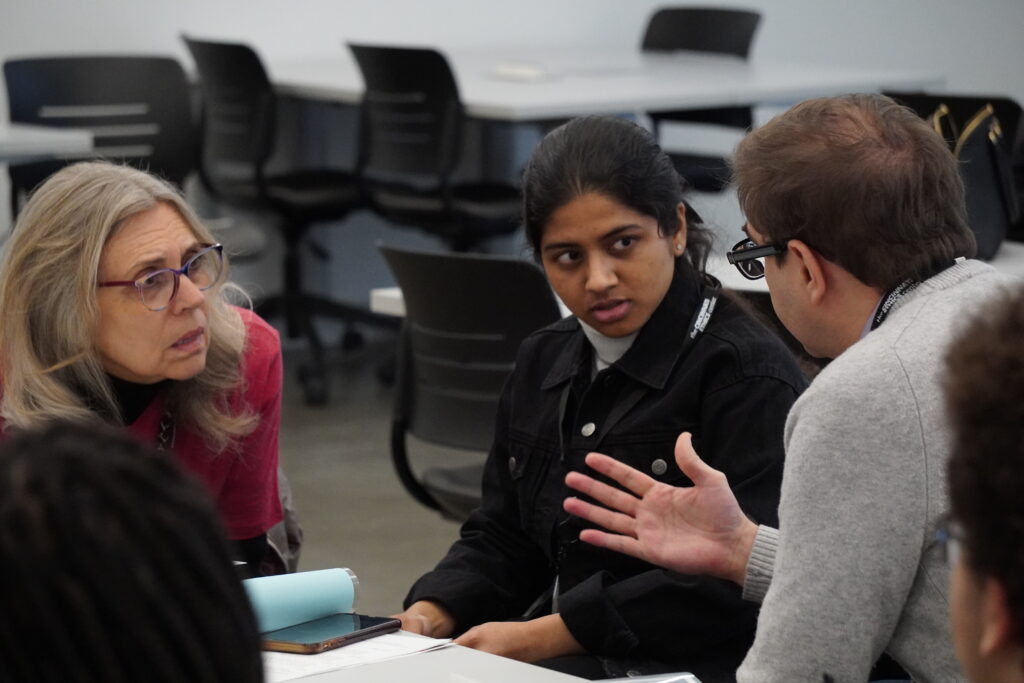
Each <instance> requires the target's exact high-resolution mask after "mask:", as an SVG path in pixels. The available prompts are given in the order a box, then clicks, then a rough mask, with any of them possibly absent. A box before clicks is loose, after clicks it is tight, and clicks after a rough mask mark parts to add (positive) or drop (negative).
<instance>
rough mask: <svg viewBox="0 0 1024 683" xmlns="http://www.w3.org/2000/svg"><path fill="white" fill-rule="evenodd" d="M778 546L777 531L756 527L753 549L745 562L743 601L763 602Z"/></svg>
mask: <svg viewBox="0 0 1024 683" xmlns="http://www.w3.org/2000/svg"><path fill="white" fill-rule="evenodd" d="M778 546H779V530H778V529H773V528H772V527H770V526H764V525H761V526H758V527H757V536H755V537H754V547H753V548H751V550H750V559H749V560H747V574H746V577H745V578H744V580H743V599H744V600H749V601H751V602H757V603H760V602H761V601H763V600H764V596H765V593H767V592H768V586H769V585H771V582H772V574H773V573H774V571H775V550H776V549H777V548H778Z"/></svg>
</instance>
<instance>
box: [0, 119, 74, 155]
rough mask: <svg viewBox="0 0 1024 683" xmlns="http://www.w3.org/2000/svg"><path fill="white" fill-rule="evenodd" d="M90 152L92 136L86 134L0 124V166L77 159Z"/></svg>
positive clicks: (70, 129)
mask: <svg viewBox="0 0 1024 683" xmlns="http://www.w3.org/2000/svg"><path fill="white" fill-rule="evenodd" d="M90 151H92V133H91V132H89V131H88V130H82V129H78V128H51V127H47V126H33V125H28V124H24V123H0V163H21V162H26V161H38V160H40V159H52V158H54V157H69V156H79V155H84V154H88V153H89V152H90Z"/></svg>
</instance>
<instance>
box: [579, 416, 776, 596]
mask: <svg viewBox="0 0 1024 683" xmlns="http://www.w3.org/2000/svg"><path fill="white" fill-rule="evenodd" d="M586 462H587V465H589V466H590V467H592V468H593V469H594V470H596V471H597V472H600V473H601V474H603V475H605V476H607V477H609V478H610V479H612V480H614V481H616V482H618V483H619V484H621V485H622V486H623V487H624V488H625V489H627V491H631V492H632V494H635V495H632V494H630V493H627V492H626V491H621V490H619V489H617V488H615V487H612V486H609V485H607V484H603V483H601V482H599V481H597V480H595V479H593V478H592V477H589V476H587V475H585V474H580V473H579V472H570V473H569V474H568V475H567V476H566V478H565V483H566V484H567V485H569V486H570V487H571V488H574V489H576V490H577V491H580V492H581V493H584V494H586V495H588V496H590V497H591V498H593V499H594V500H597V501H598V502H600V503H601V504H602V505H606V506H607V508H605V507H601V506H599V505H593V504H591V503H586V502H584V501H582V500H580V499H579V498H567V499H566V500H565V502H564V503H563V505H564V507H565V509H566V511H568V512H569V513H571V514H573V515H577V516H579V517H582V518H583V519H586V520H588V521H590V522H593V523H594V524H597V525H599V526H601V527H604V528H605V529H607V530H608V531H600V530H597V529H585V530H584V531H582V532H581V533H580V540H582V541H585V542H587V543H590V544H592V545H596V546H600V547H602V548H608V549H610V550H616V551H618V552H621V553H625V554H627V555H632V556H634V557H638V558H640V559H641V560H644V561H646V562H650V563H651V564H656V565H659V566H662V567H665V568H667V569H671V570H673V571H677V572H680V573H684V574H707V575H710V576H716V577H719V578H723V579H728V580H730V581H734V582H735V583H738V584H740V585H743V580H744V576H745V574H746V566H747V560H748V559H749V557H750V551H751V548H752V546H753V543H754V536H755V535H756V534H757V525H756V524H754V523H753V522H751V521H750V520H749V519H747V517H746V516H745V515H744V514H743V511H742V510H741V509H740V506H739V503H737V502H736V496H734V495H733V492H732V490H731V489H730V488H729V482H728V481H727V480H726V478H725V475H724V474H722V473H721V472H719V471H718V470H716V469H713V468H711V467H709V466H708V465H706V464H705V463H704V461H703V460H701V459H700V457H699V456H698V455H697V453H696V452H695V451H694V450H693V444H692V443H691V440H690V433H689V432H683V433H682V434H680V435H679V439H678V440H677V441H676V463H678V464H679V469H680V470H682V471H683V474H685V475H686V476H688V477H689V478H690V479H691V480H692V481H693V486H690V487H676V486H669V485H668V484H663V483H660V482H658V481H655V480H654V479H651V478H650V477H648V476H647V475H646V474H644V473H642V472H640V471H639V470H636V469H634V468H632V467H630V466H628V465H625V464H623V463H621V462H619V461H618V460H614V459H613V458H609V457H608V456H606V455H601V454H600V453H590V454H589V455H587V459H586Z"/></svg>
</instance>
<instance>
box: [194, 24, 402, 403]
mask: <svg viewBox="0 0 1024 683" xmlns="http://www.w3.org/2000/svg"><path fill="white" fill-rule="evenodd" d="M184 40H185V43H186V44H187V45H188V49H189V51H190V52H191V53H192V57H193V59H194V60H195V62H196V67H197V68H198V71H199V77H200V87H201V90H202V94H203V117H202V139H203V144H202V155H201V164H200V176H201V177H202V179H203V182H204V184H205V185H206V186H207V188H209V190H210V192H211V193H212V194H213V195H214V196H215V197H216V198H218V199H220V200H223V201H224V202H226V203H228V204H232V205H235V206H239V207H243V208H251V209H258V210H269V211H272V212H274V213H275V214H277V216H278V217H279V218H280V219H281V223H280V228H281V234H282V235H283V237H284V242H285V251H284V291H283V292H282V293H281V294H280V295H278V296H274V297H270V298H268V299H266V300H264V301H262V302H261V303H260V304H259V305H258V306H257V309H258V310H259V312H260V313H261V314H262V315H265V316H275V315H283V316H284V317H285V320H286V321H287V331H288V336H290V337H299V336H302V337H305V338H306V340H307V341H308V343H309V348H310V353H311V361H310V362H309V363H308V364H306V365H303V366H301V367H300V368H299V379H300V381H301V383H302V387H303V391H304V394H305V399H306V402H307V403H310V404H322V403H325V402H326V401H327V375H326V372H325V359H324V349H323V344H322V342H321V340H320V336H319V334H318V333H317V330H316V328H315V325H314V318H315V317H318V316H326V317H330V318H335V319H338V320H343V321H345V322H346V323H348V324H352V323H368V324H373V325H377V326H382V327H391V328H394V327H397V324H396V322H395V321H394V320H393V319H392V318H390V317H386V316H381V315H377V314H374V313H371V312H370V311H369V310H368V309H365V308H362V307H357V306H355V305H349V304H343V303H340V302H336V301H332V300H329V299H326V298H324V297H321V296H317V295H315V294H311V293H309V292H306V291H305V290H304V289H303V286H302V269H301V258H300V256H301V254H300V246H301V245H302V244H303V242H304V239H305V238H306V235H307V233H308V231H309V228H310V227H311V226H312V225H313V224H314V223H316V222H318V221H337V220H341V219H343V218H345V217H346V216H347V215H348V214H349V213H350V212H352V211H354V210H356V209H359V208H362V207H364V205H365V204H364V197H363V194H362V191H361V187H360V183H359V180H358V178H357V176H356V175H354V174H352V173H350V172H347V171H343V170H339V169H323V168H316V169H299V170H293V171H290V172H287V173H282V174H276V175H272V174H271V173H270V172H269V171H268V170H267V168H266V164H267V160H268V159H269V158H270V156H271V153H272V152H273V149H274V142H275V133H276V128H275V124H276V113H277V111H276V110H277V98H276V96H275V94H274V89H273V87H272V86H271V84H270V81H269V79H268V78H267V74H266V71H265V70H264V68H263V64H262V63H261V62H260V59H259V56H257V54H256V53H255V52H254V51H253V50H252V49H251V48H250V47H248V46H246V45H239V44H231V43H217V42H209V41H202V40H193V39H191V38H188V37H185V38H184ZM311 246H313V253H314V254H316V255H317V256H320V257H321V258H327V253H326V252H325V251H324V250H323V249H322V248H318V247H317V246H316V245H311ZM358 343H359V339H358V336H357V335H356V334H355V333H354V332H353V331H352V330H351V329H349V330H348V331H347V332H346V336H345V346H351V345H353V344H358Z"/></svg>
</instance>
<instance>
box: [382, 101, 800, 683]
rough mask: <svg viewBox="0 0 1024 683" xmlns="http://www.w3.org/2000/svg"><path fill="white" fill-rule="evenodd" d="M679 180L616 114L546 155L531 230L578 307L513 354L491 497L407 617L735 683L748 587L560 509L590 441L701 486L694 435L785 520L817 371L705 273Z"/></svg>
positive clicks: (601, 670) (508, 647)
mask: <svg viewBox="0 0 1024 683" xmlns="http://www.w3.org/2000/svg"><path fill="white" fill-rule="evenodd" d="M682 191H683V186H682V182H681V181H680V179H679V177H678V175H677V174H676V172H675V170H674V168H673V167H672V164H671V161H670V160H669V159H668V157H667V156H666V155H665V154H664V153H663V152H662V150H661V149H660V148H659V147H658V145H657V143H656V142H655V141H654V139H653V138H652V137H651V135H650V134H649V133H648V132H647V131H645V130H644V129H643V128H641V127H639V126H637V125H635V124H633V123H631V122H629V121H626V120H623V119H618V118H612V117H588V118H582V119H576V120H573V121H570V122H569V123H567V124H565V125H563V126H561V127H560V128H558V129H556V130H554V131H552V132H551V133H550V134H548V135H547V136H546V137H545V138H544V140H543V141H542V142H541V143H540V145H539V146H538V147H537V149H536V150H535V151H534V153H533V155H532V157H531V159H530V162H529V164H528V166H527V168H526V171H525V173H524V177H523V198H524V209H523V210H524V225H525V230H526V234H527V237H528V239H529V241H530V243H531V245H532V246H533V249H534V252H535V254H536V257H537V259H538V260H539V262H540V263H541V265H542V266H543V268H544V271H545V273H546V275H547V277H548V280H549V281H550V283H551V286H552V287H553V288H554V290H555V292H556V293H557V294H558V296H559V297H560V298H561V299H562V301H563V302H565V304H566V305H567V306H568V307H569V309H570V310H571V311H572V313H573V315H572V316H570V317H568V318H566V319H564V320H562V321H561V322H559V323H556V324H554V325H552V326H549V327H547V328H545V329H543V330H540V331H538V332H536V333H535V334H533V335H532V336H531V337H530V338H528V339H527V340H526V341H525V342H524V343H523V345H522V347H521V348H520V351H519V356H518V359H517V361H516V367H515V370H514V371H513V373H512V376H511V377H510V378H509V380H508V383H507V384H506V387H505V391H504V394H503V397H502V401H501V405H500V408H499V413H498V419H497V425H496V430H495V439H494V445H493V447H492V450H491V453H490V456H489V459H488V463H487V466H486V469H485V473H484V482H483V486H484V489H483V503H482V506H481V508H480V509H479V510H478V511H477V512H476V513H474V515H473V516H472V517H471V518H470V519H469V520H468V521H467V522H466V524H465V525H464V526H463V528H462V533H461V539H460V540H459V541H457V542H456V543H455V545H454V546H453V547H452V548H451V550H450V551H449V553H448V555H447V557H445V558H444V559H443V560H442V561H441V563H440V564H439V565H438V566H437V568H436V569H435V570H434V571H432V572H430V573H428V574H427V575H425V576H424V577H423V578H421V579H420V580H419V581H418V582H417V583H416V584H415V585H414V586H413V588H412V590H411V591H410V593H409V596H408V597H407V598H406V611H405V612H404V613H403V614H402V615H401V617H402V620H403V624H404V626H405V628H406V629H411V630H414V631H420V632H424V633H430V634H433V635H435V636H444V635H458V636H459V638H458V642H459V643H460V644H464V645H468V646H471V647H476V648H479V649H483V650H487V651H492V652H496V653H498V654H503V655H506V656H510V657H514V658H517V659H522V660H525V661H533V662H537V663H540V664H542V665H545V666H548V667H550V668H555V669H559V670H562V671H566V672H568V673H573V674H576V675H580V676H585V677H589V678H605V677H608V676H615V675H625V674H626V673H627V672H630V671H639V672H643V673H657V672H664V671H671V670H683V669H685V670H690V671H693V672H695V673H696V674H697V675H698V676H699V677H700V678H701V680H702V681H705V682H708V681H716V680H728V679H731V678H732V677H733V676H734V672H735V670H736V667H737V666H738V665H739V663H740V661H741V659H742V658H743V655H744V654H745V653H746V650H747V648H748V647H749V646H750V643H751V642H752V640H753V636H754V627H755V622H756V617H757V608H756V606H754V605H753V604H751V603H744V602H743V601H742V600H741V596H740V591H739V589H738V588H737V587H735V586H731V585H729V584H727V583H726V582H724V581H719V580H715V579H704V578H698V577H686V576H680V575H677V574H673V573H671V572H668V571H664V570H661V569H658V568H657V567H654V566H653V565H649V564H646V563H644V562H640V561H638V560H635V559H632V558H628V557H625V556H623V555H619V554H616V553H612V552H608V551H604V550H601V549H598V548H596V547H593V546H589V545H587V544H583V543H579V541H578V537H579V531H580V529H581V528H582V527H583V525H582V523H581V522H580V520H578V519H575V518H570V517H569V516H568V515H567V514H566V513H564V512H563V511H562V500H563V498H565V496H566V494H567V489H566V488H565V485H564V479H565V475H566V473H567V472H569V471H574V470H581V469H585V465H584V463H583V459H584V457H585V456H586V454H587V453H589V452H590V451H594V450H600V451H601V452H603V453H607V454H609V455H611V456H612V457H615V458H618V459H620V460H622V461H623V462H626V463H629V464H631V465H632V466H634V467H637V468H639V469H642V470H643V471H645V472H648V473H649V474H651V475H652V476H654V477H656V478H657V479H659V480H661V481H665V482H675V483H679V484H683V483H688V482H687V480H686V479H685V477H684V475H683V474H682V473H681V472H680V471H679V470H678V468H677V467H676V465H675V464H674V460H673V457H672V453H673V445H674V443H675V441H676V437H677V436H678V435H679V434H680V432H684V431H688V432H691V433H692V434H693V439H694V441H695V442H696V443H699V444H700V448H701V452H702V453H707V454H708V456H707V459H708V460H709V461H711V462H713V463H714V465H715V466H716V467H717V468H719V469H721V470H723V471H724V472H725V473H726V474H727V476H728V477H729V481H730V482H732V483H733V486H734V489H735V490H736V491H737V495H738V497H739V498H740V499H741V501H740V502H741V504H742V505H743V506H744V510H745V512H746V513H747V514H748V515H750V516H751V517H753V518H754V519H757V520H759V521H763V522H767V523H774V522H775V519H776V508H777V506H778V498H779V487H780V481H781V474H782V453H783V449H782V432H783V424H784V422H785V417H786V414H787V413H788V411H789V408H790V406H791V405H792V403H793V401H794V400H795V399H796V397H797V395H798V394H799V393H800V391H801V390H802V389H803V388H804V386H805V380H804V377H803V376H802V374H801V373H800V371H799V369H798V368H797V365H796V362H795V360H794V359H793V357H792V356H791V354H790V353H789V352H788V351H787V350H786V348H785V347H784V346H783V345H782V343H781V342H780V341H779V340H778V339H776V338H775V337H773V336H772V334H771V333H770V332H769V331H768V330H767V329H765V328H764V327H762V326H761V325H760V324H759V323H757V322H755V321H754V320H752V319H751V318H750V317H748V316H747V315H746V314H745V313H743V311H742V310H741V308H740V307H739V306H738V305H736V304H735V303H733V302H732V301H730V300H729V299H728V297H725V296H723V294H722V293H721V290H720V288H719V286H718V283H717V282H716V281H715V280H714V279H713V278H711V277H709V276H707V275H706V274H705V273H704V263H705V261H706V258H707V251H708V248H709V245H710V239H709V235H708V233H707V231H706V229H705V228H704V226H703V225H702V223H701V220H700V218H699V216H698V215H697V213H696V212H695V211H693V210H692V209H691V208H690V207H689V206H688V205H687V204H686V203H685V202H684V201H683V196H682ZM459 634H461V635H459Z"/></svg>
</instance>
